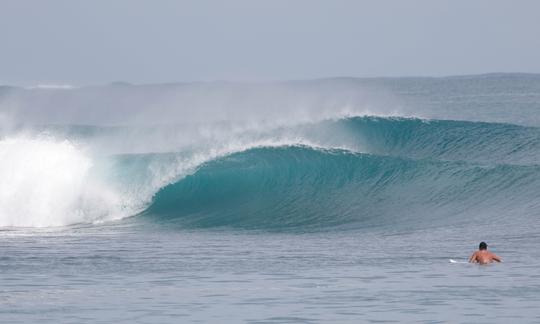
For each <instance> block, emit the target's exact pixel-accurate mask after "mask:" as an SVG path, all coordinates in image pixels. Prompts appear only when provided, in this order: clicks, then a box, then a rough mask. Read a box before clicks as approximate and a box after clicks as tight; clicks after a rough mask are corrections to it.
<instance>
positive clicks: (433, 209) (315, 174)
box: [144, 117, 540, 230]
mask: <svg viewBox="0 0 540 324" xmlns="http://www.w3.org/2000/svg"><path fill="white" fill-rule="evenodd" d="M334 128H336V129H334ZM337 129H340V130H341V131H340V132H338V131H337ZM300 131H301V132H304V134H309V133H310V132H315V133H317V136H315V135H314V134H312V136H311V138H317V137H318V142H319V143H320V142H321V138H325V139H326V143H325V144H326V145H329V143H331V142H336V143H342V144H343V143H346V146H348V147H352V148H353V149H350V150H343V149H321V148H313V147H309V146H281V147H260V148H253V149H248V150H246V151H243V152H239V153H234V154H231V155H228V156H225V157H221V158H218V159H215V160H212V161H209V162H207V163H204V164H202V165H201V166H200V167H199V168H198V170H197V171H196V172H195V173H193V174H192V175H189V176H187V177H185V178H182V179H181V180H179V181H177V182H175V183H172V184H170V185H168V186H166V187H164V188H162V189H161V190H159V192H157V194H156V195H155V196H154V199H153V202H152V204H151V205H150V206H149V208H148V209H147V210H146V211H145V213H144V214H145V215H146V216H147V217H150V218H154V219H158V220H159V221H165V222H176V223H179V224H181V225H182V226H190V227H219V226H229V227H240V228H257V229H269V230H282V229H300V230H312V229H321V228H336V227H338V228H339V227H341V228H343V227H346V228H368V227H372V226H397V225H400V224H401V225H402V226H405V227H407V226H409V227H410V226H413V227H418V226H420V227H421V226H433V225H434V224H448V223H452V224H455V223H456V222H469V221H477V220H495V219H497V220H499V221H500V220H501V219H502V218H506V219H507V220H512V219H513V221H516V220H517V219H519V218H520V217H534V216H535V215H537V210H538V206H539V204H540V191H539V189H540V166H539V165H538V164H537V162H538V161H539V159H538V158H539V152H540V149H539V148H540V130H539V129H537V128H527V127H520V126H514V125H508V124H489V123H476V122H458V121H422V120H418V119H402V118H377V117H361V118H348V119H344V120H338V121H327V122H323V123H320V124H317V125H316V127H314V126H313V125H311V126H306V129H303V130H300ZM336 134H338V135H337V137H336ZM330 146H331V145H330ZM355 149H356V150H357V151H354V150H355ZM360 150H363V152H364V153H360Z"/></svg>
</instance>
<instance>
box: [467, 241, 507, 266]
mask: <svg viewBox="0 0 540 324" xmlns="http://www.w3.org/2000/svg"><path fill="white" fill-rule="evenodd" d="M493 261H497V262H501V261H502V260H501V258H500V257H499V256H497V255H496V254H495V253H491V252H488V250H487V244H486V242H481V243H480V246H479V247H478V251H476V252H474V253H473V254H472V255H471V257H470V258H469V262H471V263H480V264H487V263H491V262H493Z"/></svg>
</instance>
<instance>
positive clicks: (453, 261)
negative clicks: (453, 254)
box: [450, 259, 469, 263]
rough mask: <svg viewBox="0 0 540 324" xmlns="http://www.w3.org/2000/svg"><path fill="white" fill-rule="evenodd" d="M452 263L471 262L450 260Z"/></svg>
mask: <svg viewBox="0 0 540 324" xmlns="http://www.w3.org/2000/svg"><path fill="white" fill-rule="evenodd" d="M450 263H469V262H467V261H458V260H454V259H450Z"/></svg>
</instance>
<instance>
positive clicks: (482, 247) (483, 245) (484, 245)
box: [478, 242, 487, 250]
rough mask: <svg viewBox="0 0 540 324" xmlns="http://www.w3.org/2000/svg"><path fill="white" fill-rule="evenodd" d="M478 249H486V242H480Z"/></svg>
mask: <svg viewBox="0 0 540 324" xmlns="http://www.w3.org/2000/svg"><path fill="white" fill-rule="evenodd" d="M478 249H479V250H487V244H486V242H480V246H479V247H478Z"/></svg>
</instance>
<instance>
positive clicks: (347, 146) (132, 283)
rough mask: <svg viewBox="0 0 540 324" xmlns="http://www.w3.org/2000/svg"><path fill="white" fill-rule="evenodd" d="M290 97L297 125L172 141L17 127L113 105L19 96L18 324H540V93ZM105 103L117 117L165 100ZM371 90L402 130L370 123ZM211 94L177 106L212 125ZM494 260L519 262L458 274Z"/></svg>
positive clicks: (161, 133)
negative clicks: (206, 112)
mask: <svg viewBox="0 0 540 324" xmlns="http://www.w3.org/2000/svg"><path fill="white" fill-rule="evenodd" d="M282 86H283V87H284V88H286V89H288V91H286V94H287V96H284V98H285V99H283V98H282V99H280V100H278V101H277V102H278V103H279V104H280V105H281V104H284V103H287V102H293V103H294V104H293V105H291V106H290V107H288V108H287V109H290V110H291V112H290V115H287V116H290V118H288V119H287V118H286V120H282V119H276V118H274V117H275V116H274V115H272V114H269V113H268V112H267V111H266V110H265V109H266V108H268V106H265V107H264V108H265V109H261V110H260V111H259V112H258V114H259V115H261V116H264V120H263V119H260V120H251V119H250V120H233V117H234V116H235V115H236V114H238V115H239V116H242V117H246V116H247V114H246V113H245V111H244V110H243V109H244V108H242V109H240V112H241V113H239V111H236V110H235V109H237V108H235V107H236V106H237V104H238V105H240V106H241V103H238V102H237V101H234V100H232V99H230V98H229V99H230V100H231V102H232V103H231V102H229V103H228V104H230V106H226V107H224V106H222V105H221V106H219V109H218V110H222V109H230V111H231V112H230V117H231V119H230V120H223V119H222V118H221V116H220V118H219V120H213V121H212V122H210V121H209V122H208V123H204V122H201V121H200V120H198V121H194V120H191V121H190V120H184V119H182V120H180V121H181V123H180V121H179V120H176V121H177V122H178V123H176V124H175V123H171V124H169V125H162V126H159V125H156V124H155V123H151V124H148V125H141V124H140V123H139V121H140V120H138V122H137V123H135V122H130V123H128V124H127V125H122V126H118V125H116V126H111V125H94V126H92V125H86V126H81V125H80V124H84V123H82V122H77V123H76V122H75V121H74V120H71V121H70V123H67V124H58V123H55V122H54V121H53V120H49V122H50V123H41V124H39V125H38V124H31V125H30V126H29V125H27V124H24V123H23V124H17V122H19V123H22V122H24V117H20V116H17V113H15V114H13V111H12V110H10V109H13V107H14V105H13V102H18V107H19V108H18V109H19V112H21V114H22V111H26V110H32V109H36V108H35V107H34V106H35V105H38V106H39V104H40V103H43V107H45V108H43V107H42V108H43V109H45V110H46V111H47V109H51V110H50V111H51V112H56V113H57V112H58V109H60V108H62V107H64V108H65V109H66V112H65V113H64V114H59V115H61V116H62V117H65V116H68V115H69V114H68V112H69V113H71V114H72V115H71V117H73V116H76V117H77V118H79V117H80V118H82V117H81V116H85V115H84V114H83V113H81V112H78V111H76V110H75V111H71V110H69V109H72V108H68V107H73V102H80V103H81V106H84V107H86V105H90V103H89V101H88V100H89V99H88V98H89V97H88V93H87V92H88V91H90V92H92V91H97V90H96V89H94V88H92V89H85V88H83V89H74V90H47V91H48V92H47V91H45V92H44V90H21V89H8V90H6V89H3V91H4V92H0V107H2V109H3V110H4V111H8V110H9V112H10V115H11V116H15V117H13V118H14V119H15V121H17V122H12V123H9V125H8V124H4V125H2V126H3V130H2V132H1V135H2V136H1V137H0V177H2V179H3V181H2V183H1V184H0V267H1V269H2V275H1V276H0V286H1V287H2V288H1V289H0V320H1V321H2V322H6V323H32V322H44V323H84V322H88V323H111V322H125V323H128V322H129V323H132V322H136V323H178V322H188V323H194V322H202V323H208V322H210V323H239V322H240V323H291V322H295V323H358V322H426V323H439V322H459V323H507V322H509V321H515V322H518V323H521V322H525V323H529V322H538V321H540V312H539V311H538V309H537V305H538V304H539V302H540V273H539V272H538V271H537V269H538V268H539V266H540V261H537V260H539V259H540V252H538V251H539V249H538V247H540V222H539V221H538V217H539V208H540V119H539V116H540V77H538V76H536V75H518V74H516V75H514V74H512V75H498V74H497V75H488V76H471V77H455V78H442V79H430V78H403V79H367V80H357V79H336V80H322V81H313V82H311V83H310V82H307V83H305V84H300V85H298V84H296V83H293V84H292V85H290V84H288V85H282ZM163 87H164V88H166V92H167V93H170V92H171V91H172V90H171V86H163ZM194 87H195V88H196V86H194ZM229 87H231V86H230V85H213V86H211V87H210V88H212V89H213V90H212V91H216V93H215V95H216V97H218V98H219V97H220V96H223V94H224V93H227V94H230V92H231V91H233V90H231V89H230V88H229ZM238 87H239V88H234V96H232V95H231V98H232V97H234V98H236V96H238V93H239V92H240V93H241V92H242V91H243V90H244V89H243V88H242V87H241V86H238ZM254 87H255V86H254ZM104 88H105V90H106V91H105V90H104V93H101V92H99V93H94V94H95V95H96V96H97V98H105V99H106V100H105V101H107V102H115V100H117V99H115V98H116V97H115V96H116V95H118V94H117V92H121V95H122V96H125V99H123V100H125V101H127V102H129V101H130V100H134V101H137V100H135V99H130V98H132V97H133V96H135V98H136V99H137V98H138V99H140V97H141V96H143V94H144V93H145V91H150V90H148V89H146V88H145V87H144V86H141V87H135V89H131V88H129V87H128V88H124V87H122V88H121V89H117V88H115V87H114V86H110V87H104ZM215 88H217V89H218V90H215ZM159 89H161V88H160V86H154V87H153V88H152V89H151V93H152V97H151V99H152V100H155V99H156V96H157V97H159V95H156V92H159V91H160V90H159ZM256 89H258V88H256V87H255V90H256ZM354 89H357V91H358V92H362V93H366V92H367V93H372V92H379V93H383V94H384V95H385V96H387V97H388V98H391V100H389V101H382V102H381V101H378V104H379V105H381V104H382V105H392V107H393V108H392V109H390V110H392V111H394V110H395V109H394V108H395V107H396V106H395V103H396V102H397V103H399V105H398V106H399V109H398V110H399V113H397V112H396V113H391V111H390V110H388V111H381V112H380V113H376V112H373V111H372V112H371V114H370V116H366V115H365V114H363V113H361V110H362V109H363V107H364V105H365V103H366V102H365V101H361V102H359V103H358V107H359V108H358V110H357V111H356V110H355V109H353V108H354V107H353V108H351V107H350V104H351V101H350V100H352V99H351V98H353V99H355V98H356V97H354V96H351V94H352V93H356V92H354V91H353V90H354ZM0 90H2V89H0ZM173 90H174V89H173ZM195 90H197V91H199V92H197V91H194V89H192V88H189V89H188V90H186V89H184V88H182V87H180V88H178V89H176V90H174V91H176V92H175V93H177V94H178V97H181V98H184V99H182V100H187V99H185V96H186V91H188V92H189V93H190V94H191V96H189V98H190V99H189V103H190V104H191V105H193V104H194V103H193V100H194V99H193V97H197V96H198V95H201V93H202V94H203V95H202V97H204V99H200V100H201V101H197V102H198V106H197V105H196V106H197V107H199V108H200V107H203V106H206V104H208V102H207V101H205V100H207V97H208V96H207V94H208V93H207V91H209V90H208V89H206V88H204V89H199V88H196V89H195ZM203 90H204V91H203ZM255 90H254V91H255ZM274 90H275V89H274ZM100 91H101V90H100ZM130 91H132V92H130ZM174 91H173V92H174ZM190 91H191V92H190ZM276 91H277V90H276ZM280 91H282V92H283V89H281V90H279V91H277V93H274V92H272V93H273V94H274V95H275V96H277V97H279V96H280V95H283V93H282V92H280ZM255 92H256V91H255ZM297 92H298V93H299V94H298V96H304V97H302V98H303V99H305V100H307V99H309V100H307V102H308V103H309V104H310V105H315V103H314V102H318V103H319V104H321V105H322V106H325V107H326V105H329V106H331V107H330V108H332V107H334V106H332V104H330V103H336V102H340V100H344V99H343V98H345V97H346V98H349V99H348V100H349V101H347V104H348V105H349V106H347V107H348V108H347V113H346V114H342V113H337V112H336V114H335V115H332V113H331V109H330V113H328V111H326V110H325V115H324V116H321V117H320V118H307V119H306V118H304V117H305V111H304V110H303V109H304V108H302V113H299V112H297V111H296V110H294V109H295V108H291V107H293V106H294V107H296V105H297V104H298V102H299V101H302V100H296V99H295V98H296V97H294V96H293V95H291V93H292V94H294V93H297ZM310 92H314V93H317V95H319V94H320V92H324V93H325V95H326V96H330V97H325V98H324V100H322V99H321V98H319V97H317V100H315V99H313V98H312V97H309V96H308V97H306V93H310ZM262 93H265V91H262ZM135 94H136V95H135ZM158 94H159V93H158ZM259 95H260V93H258V94H256V95H253V94H252V93H251V92H250V95H249V96H248V97H249V100H247V99H246V101H249V102H251V101H253V100H254V99H253V96H255V98H259V97H257V96H259ZM45 96H46V97H47V98H48V100H45ZM162 96H163V97H160V98H161V99H162V100H161V101H159V102H160V103H162V104H164V102H167V100H168V99H167V98H166V97H165V95H162ZM92 98H93V97H92ZM268 98H269V97H268V96H263V97H261V100H262V99H268ZM319 99H321V100H319ZM331 99H332V100H331ZM356 99H357V98H356ZM356 99H355V100H356ZM92 100H97V99H92ZM198 100H199V99H198ZM365 100H368V99H365ZM369 100H375V99H373V98H370V99H369ZM369 100H368V101H369ZM139 101H140V100H139ZM8 102H9V103H10V105H7V103H8ZM50 102H54V104H55V106H54V107H55V108H54V109H53V108H47V107H48V106H47V105H48V104H49V103H50ZM187 102H188V101H185V102H184V101H182V103H187ZM242 102H244V101H242ZM344 102H345V101H344ZM391 102H392V103H391ZM101 103H102V101H100V104H101ZM214 103H215V102H214ZM244 103H245V102H244ZM203 104H204V105H203ZM180 106H182V105H180ZM322 106H321V107H322ZM58 107H60V108H58ZM186 107H187V108H185V109H187V111H188V112H189V111H190V109H194V108H192V106H190V105H187V104H186ZM190 107H191V108H190ZM321 107H314V108H313V109H315V110H317V111H318V112H321V111H323V110H321V109H322V108H321ZM135 108H136V110H137V109H138V111H139V112H141V111H143V110H144V109H150V108H144V107H142V106H141V107H138V108H137V107H135ZM135 108H134V109H135ZM73 109H77V108H73ZM96 109H98V108H96ZM179 109H180V108H179ZM201 109H202V108H201ZM253 109H254V110H257V108H253ZM351 109H352V110H351ZM370 109H371V110H373V109H374V108H370ZM398 110H395V111H398ZM355 111H356V113H355ZM195 113H196V111H195V110H193V114H195ZM216 114H217V112H216ZM252 115H254V116H257V114H256V113H253V114H252ZM21 116H22V115H21ZM51 116H52V117H51V118H56V116H57V115H56V114H52V113H51ZM171 116H172V115H171ZM171 116H169V117H170V118H173V117H174V116H172V117H171ZM299 116H302V118H300V117H299ZM31 118H37V117H36V116H33V117H28V118H27V119H31ZM42 118H48V117H47V116H41V117H39V118H37V119H42ZM85 118H88V116H86V117H85ZM104 118H105V117H104ZM249 118H252V116H249ZM268 118H270V121H269V120H268ZM272 118H274V119H272ZM84 120H88V119H83V121H84ZM102 121H103V124H107V122H105V120H102ZM34 122H35V121H34ZM96 124H97V122H96ZM480 241H486V242H487V243H488V245H489V249H490V250H492V251H494V252H495V253H497V254H498V255H500V256H501V257H502V258H503V260H504V262H503V263H502V264H493V265H487V266H478V265H472V264H460V263H457V264H451V263H449V259H456V260H461V261H465V260H466V259H467V257H468V256H469V255H470V254H471V253H472V252H473V251H474V250H475V249H476V248H477V246H478V243H479V242H480Z"/></svg>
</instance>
